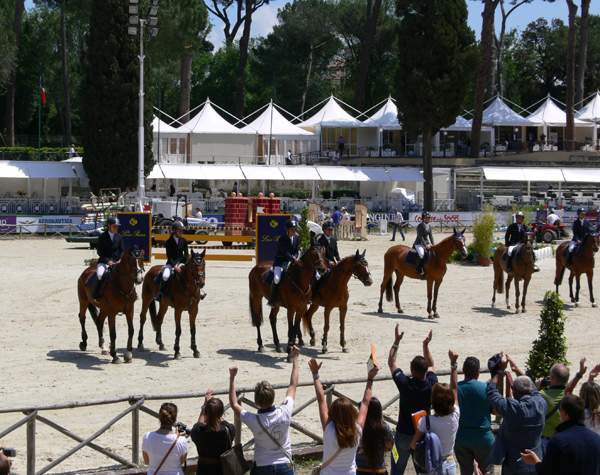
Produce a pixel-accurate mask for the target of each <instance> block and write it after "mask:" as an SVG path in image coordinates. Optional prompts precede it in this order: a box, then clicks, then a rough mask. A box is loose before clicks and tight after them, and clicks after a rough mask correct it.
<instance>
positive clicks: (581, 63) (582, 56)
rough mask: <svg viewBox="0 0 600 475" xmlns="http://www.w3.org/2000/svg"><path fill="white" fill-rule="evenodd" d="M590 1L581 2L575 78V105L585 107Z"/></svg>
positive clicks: (582, 0) (583, 0)
mask: <svg viewBox="0 0 600 475" xmlns="http://www.w3.org/2000/svg"><path fill="white" fill-rule="evenodd" d="M589 11H590V0H581V19H580V21H579V60H578V61H577V77H576V78H575V105H576V106H577V107H578V108H579V109H581V107H582V106H583V104H582V102H583V96H584V94H585V90H584V79H585V68H586V62H587V47H588V42H589V36H590V19H589Z"/></svg>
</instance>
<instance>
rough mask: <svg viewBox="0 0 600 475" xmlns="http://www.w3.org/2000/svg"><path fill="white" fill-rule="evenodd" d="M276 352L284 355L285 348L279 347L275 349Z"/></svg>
mask: <svg viewBox="0 0 600 475" xmlns="http://www.w3.org/2000/svg"><path fill="white" fill-rule="evenodd" d="M275 351H276V352H277V353H283V348H282V347H281V346H279V345H278V346H277V348H275Z"/></svg>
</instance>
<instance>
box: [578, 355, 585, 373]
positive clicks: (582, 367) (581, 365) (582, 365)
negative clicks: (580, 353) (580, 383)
mask: <svg viewBox="0 0 600 475" xmlns="http://www.w3.org/2000/svg"><path fill="white" fill-rule="evenodd" d="M585 362H586V359H585V356H584V357H583V358H581V359H580V360H579V377H582V376H583V375H584V374H585V372H586V371H587V366H586V365H585Z"/></svg>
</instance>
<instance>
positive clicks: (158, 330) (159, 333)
mask: <svg viewBox="0 0 600 475" xmlns="http://www.w3.org/2000/svg"><path fill="white" fill-rule="evenodd" d="M168 308H169V307H168V305H167V304H166V303H165V302H164V301H163V302H162V303H161V304H160V309H159V310H158V316H157V317H156V328H155V330H156V340H155V341H156V344H157V345H158V349H159V350H160V351H164V350H165V349H166V348H165V344H164V343H163V339H162V324H163V321H164V319H165V314H166V313H167V310H168Z"/></svg>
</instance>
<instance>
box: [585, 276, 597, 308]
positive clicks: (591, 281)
mask: <svg viewBox="0 0 600 475" xmlns="http://www.w3.org/2000/svg"><path fill="white" fill-rule="evenodd" d="M587 279H588V288H589V289H590V302H592V307H594V308H596V307H597V306H598V304H597V303H596V302H595V301H594V284H593V280H594V269H593V268H592V270H589V271H588V272H587Z"/></svg>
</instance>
